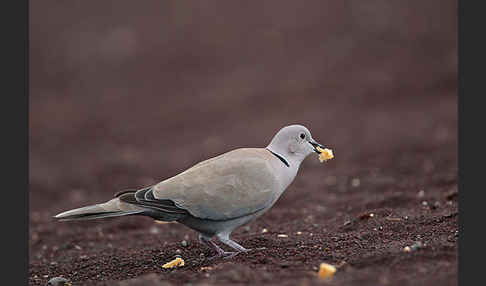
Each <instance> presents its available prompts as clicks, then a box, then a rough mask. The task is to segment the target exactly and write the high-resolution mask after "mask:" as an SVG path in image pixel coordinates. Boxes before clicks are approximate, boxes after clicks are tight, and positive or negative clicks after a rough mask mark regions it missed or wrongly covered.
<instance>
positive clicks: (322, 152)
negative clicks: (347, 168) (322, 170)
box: [316, 146, 334, 163]
mask: <svg viewBox="0 0 486 286" xmlns="http://www.w3.org/2000/svg"><path fill="white" fill-rule="evenodd" d="M316 150H317V151H319V161H321V163H322V162H324V161H327V160H331V159H332V158H334V154H333V153H332V150H331V149H328V148H324V149H322V148H321V147H319V146H317V147H316Z"/></svg>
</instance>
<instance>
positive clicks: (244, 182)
mask: <svg viewBox="0 0 486 286" xmlns="http://www.w3.org/2000/svg"><path fill="white" fill-rule="evenodd" d="M317 146H320V147H323V146H322V145H321V144H319V143H316V142H315V141H314V139H312V136H311V134H310V132H309V130H308V129H307V128H305V127H304V126H302V125H291V126H287V127H284V128H282V129H281V130H280V131H279V132H278V133H277V134H276V135H275V136H274V138H273V139H272V141H271V142H270V144H269V145H268V146H267V147H266V148H241V149H236V150H233V151H230V152H227V153H224V154H222V155H219V156H217V157H214V158H211V159H208V160H205V161H202V162H200V163H198V164H196V165H194V166H193V167H191V168H189V169H188V170H186V171H184V172H182V173H180V174H178V175H176V176H174V177H171V178H169V179H166V180H164V181H162V182H160V183H158V184H155V185H153V186H149V187H147V188H143V189H140V190H129V191H124V192H120V193H118V194H116V195H115V198H114V199H112V200H110V201H108V202H106V203H102V204H97V205H93V206H87V207H83V208H78V209H74V210H70V211H67V212H63V213H61V214H58V215H56V216H55V218H57V219H60V220H83V219H97V218H104V217H116V216H124V215H145V216H150V217H152V218H154V219H157V220H163V221H177V222H179V223H182V224H184V225H186V226H188V227H190V228H192V229H194V230H196V231H198V232H199V233H200V235H199V238H200V241H201V242H203V243H205V244H206V245H208V246H210V247H211V248H213V249H214V250H215V251H216V252H217V253H218V256H226V257H232V256H234V255H236V254H237V253H239V252H245V251H248V250H247V249H245V248H244V247H242V246H241V245H239V244H237V243H236V242H234V241H232V240H231V239H230V238H229V235H230V234H231V232H232V231H233V230H234V229H236V228H237V227H240V226H242V225H244V224H246V223H248V222H249V221H251V220H253V219H255V218H257V217H258V216H260V215H262V214H263V213H264V212H265V211H267V210H268V209H269V208H271V207H272V205H273V204H274V203H275V202H276V201H277V200H278V198H279V197H280V196H281V194H282V193H283V192H284V191H285V189H286V188H287V187H288V186H289V185H290V183H291V182H292V181H293V180H294V178H295V176H296V175H297V171H298V169H299V166H300V163H301V162H302V161H303V160H304V159H305V158H306V157H307V156H308V155H309V154H311V153H312V152H316V153H319V151H317V149H316V147H317ZM215 235H216V236H217V237H218V238H219V240H220V241H221V242H223V243H224V244H226V245H228V246H230V247H231V248H233V249H234V250H236V252H225V251H223V250H222V249H221V248H219V246H217V245H216V244H215V243H214V242H213V241H212V239H211V238H212V237H213V236H215Z"/></svg>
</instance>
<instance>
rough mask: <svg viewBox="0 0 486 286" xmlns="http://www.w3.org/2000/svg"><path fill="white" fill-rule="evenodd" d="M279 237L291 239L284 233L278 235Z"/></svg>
mask: <svg viewBox="0 0 486 286" xmlns="http://www.w3.org/2000/svg"><path fill="white" fill-rule="evenodd" d="M277 237H289V236H288V235H286V234H283V233H282V234H279V235H277Z"/></svg>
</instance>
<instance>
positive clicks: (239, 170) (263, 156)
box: [152, 148, 280, 220]
mask: <svg viewBox="0 0 486 286" xmlns="http://www.w3.org/2000/svg"><path fill="white" fill-rule="evenodd" d="M271 160H275V158H274V157H273V156H271V154H270V152H268V150H265V149H259V148H242V149H236V150H233V151H230V152H228V153H225V154H223V155H220V156H217V157H215V158H212V159H208V160H206V161H203V162H201V163H199V164H197V165H195V166H194V167H192V168H190V169H188V170H186V171H184V172H182V173H180V174H179V175H176V176H174V177H172V178H169V179H167V180H165V181H163V182H160V183H158V184H157V185H155V186H154V187H153V188H152V191H153V195H154V197H155V198H156V199H159V200H164V199H166V200H171V201H173V202H174V203H175V205H176V206H177V207H179V208H181V209H184V210H187V211H188V212H189V213H190V214H191V215H193V216H195V217H198V218H203V219H211V220H228V219H233V218H237V217H241V216H246V215H250V214H252V213H255V212H258V211H259V210H262V209H265V208H266V207H268V206H270V205H271V204H272V202H273V201H274V199H275V198H276V196H277V193H278V190H279V189H280V184H279V181H278V180H277V177H276V176H275V170H274V169H273V167H272V163H271V162H270V161H271Z"/></svg>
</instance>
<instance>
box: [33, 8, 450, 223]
mask: <svg viewBox="0 0 486 286" xmlns="http://www.w3.org/2000/svg"><path fill="white" fill-rule="evenodd" d="M456 36H457V3H456V1H449V0H440V1H439V0H428V1H389V0H371V1H359V0H353V1H280V0H279V1H276V0H275V1H251V2H249V1H238V2H237V1H156V0H153V1H148V0H147V1H126V0H123V1H122V0H117V1H53V0H44V1H31V2H30V106H29V108H30V111H29V123H30V146H29V149H30V154H29V163H30V167H29V168H30V172H29V179H30V209H31V212H34V213H38V212H40V211H42V210H48V212H49V214H51V215H52V214H55V213H57V212H59V211H62V210H66V209H69V208H71V207H77V206H79V205H80V204H88V203H93V202H99V201H104V200H106V199H108V198H110V197H111V196H112V194H113V193H115V192H116V191H118V190H120V189H123V188H130V187H135V188H137V187H141V186H145V185H149V184H153V183H155V182H157V181H160V180H162V179H164V178H167V177H169V176H172V175H175V174H177V173H178V172H180V171H182V170H184V169H186V168H188V167H190V166H191V165H193V164H195V163H197V162H198V161H200V160H203V159H207V158H209V157H212V156H215V155H218V154H220V153H223V152H226V151H229V150H231V149H234V148H237V147H264V146H266V145H267V144H268V143H269V141H270V139H271V138H272V137H273V135H274V134H275V133H276V132H277V131H278V130H279V129H280V128H281V127H283V126H285V125H289V124H294V123H300V124H304V125H306V126H307V127H308V128H309V129H310V130H311V132H312V133H313V137H314V138H316V139H317V140H319V141H320V142H321V143H323V144H324V145H326V146H329V147H330V148H332V149H333V150H334V152H335V155H336V158H335V160H333V162H332V164H328V165H327V166H326V168H319V173H312V172H308V173H307V175H305V171H304V175H302V176H300V177H299V176H298V179H297V183H296V184H298V183H299V180H304V179H306V178H307V179H310V176H313V177H312V178H315V179H319V178H322V176H326V174H327V175H328V174H334V175H335V177H334V178H336V176H337V178H338V179H339V176H340V175H342V174H350V173H353V172H354V173H359V172H362V171H363V170H365V169H368V168H375V169H379V168H384V166H391V165H393V166H396V167H397V169H396V172H398V173H400V172H402V173H406V172H410V170H407V169H406V168H405V167H404V168H402V169H400V166H401V164H402V163H403V162H406V161H407V160H412V159H413V160H419V159H418V158H420V160H423V161H420V162H421V164H422V163H423V164H422V165H421V166H423V168H424V170H426V171H427V170H428V171H431V170H433V169H434V168H438V167H440V165H441V164H442V163H444V161H441V160H448V161H447V162H449V163H451V162H452V165H454V163H455V160H457V158H456V156H457V155H456V153H455V152H456V148H457V138H456V137H457V112H456V110H457V95H456V88H457V37H456ZM444 154H449V155H447V156H444ZM434 158H435V159H434ZM441 158H444V159H441ZM447 162H445V163H447ZM387 164H388V165H387ZM318 165H319V162H318V160H317V159H316V158H313V159H312V160H309V159H308V160H306V161H305V162H304V164H303V166H302V168H306V169H308V170H310V169H312V168H313V167H314V166H318ZM403 165H404V166H407V164H405V163H403ZM321 166H322V165H319V167H321ZM301 174H302V173H301ZM306 176H307V177H306ZM283 199H284V200H285V198H283Z"/></svg>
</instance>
